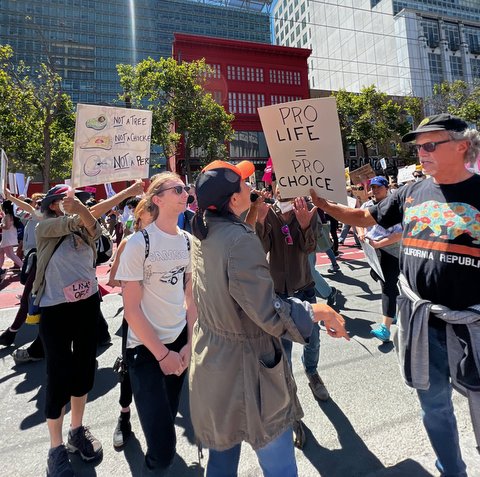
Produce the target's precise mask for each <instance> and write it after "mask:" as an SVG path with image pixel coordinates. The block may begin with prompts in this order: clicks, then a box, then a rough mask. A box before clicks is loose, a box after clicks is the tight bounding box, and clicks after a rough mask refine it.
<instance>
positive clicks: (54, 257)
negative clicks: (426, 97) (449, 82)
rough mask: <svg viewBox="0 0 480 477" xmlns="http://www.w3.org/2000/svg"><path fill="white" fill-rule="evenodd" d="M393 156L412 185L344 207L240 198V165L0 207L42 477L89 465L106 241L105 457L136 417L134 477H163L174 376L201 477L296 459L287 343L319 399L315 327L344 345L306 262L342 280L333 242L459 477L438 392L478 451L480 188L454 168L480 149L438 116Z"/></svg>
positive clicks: (330, 298) (332, 298)
mask: <svg viewBox="0 0 480 477" xmlns="http://www.w3.org/2000/svg"><path fill="white" fill-rule="evenodd" d="M404 141H406V142H413V143H414V145H415V147H416V148H417V150H418V154H419V159H420V164H421V167H422V169H421V170H419V169H417V170H416V171H415V172H414V174H413V177H412V182H411V183H409V184H406V185H404V186H403V187H400V188H398V189H397V186H396V185H392V183H389V182H388V180H387V178H385V177H382V176H377V177H374V178H372V179H370V181H369V183H368V188H367V189H368V195H369V197H368V200H366V201H361V200H357V203H356V206H355V208H349V207H344V206H341V205H338V204H335V203H332V202H329V201H327V200H325V199H323V198H321V197H317V195H316V194H315V192H314V191H313V190H312V191H311V197H297V198H295V199H289V200H283V199H282V198H281V196H280V193H279V191H278V190H275V189H272V190H262V191H258V190H255V191H254V190H253V189H252V187H251V186H250V185H249V183H248V182H247V180H248V178H249V177H250V176H251V175H252V174H253V173H254V166H253V164H252V163H250V162H248V161H242V162H240V163H239V164H236V165H233V164H231V163H228V162H224V161H220V160H217V161H213V162H212V163H210V164H209V165H207V166H206V167H205V168H204V169H203V170H202V171H201V172H200V173H199V175H198V177H197V180H196V183H195V185H193V184H192V185H189V186H186V185H185V184H184V182H183V181H182V179H181V178H180V176H178V175H177V174H175V173H171V172H165V173H160V174H157V175H156V176H154V177H152V178H151V181H150V185H149V187H148V189H147V190H146V191H145V192H144V191H143V188H144V184H143V183H142V182H141V181H137V182H136V183H135V184H133V185H132V186H131V187H129V188H127V189H125V190H124V191H122V192H120V193H119V194H117V195H115V196H113V197H110V198H109V199H107V200H105V201H100V202H98V203H96V202H91V201H90V202H89V201H88V200H87V199H88V198H89V194H87V193H85V192H83V191H74V190H72V189H70V188H69V187H67V186H64V185H58V186H55V187H53V188H52V189H50V190H49V191H48V192H47V194H45V195H34V196H32V198H31V199H25V198H19V197H14V196H13V195H12V194H10V192H9V191H6V194H5V196H6V197H5V199H6V200H5V201H4V202H3V203H2V221H1V224H0V227H1V229H2V240H1V242H0V262H1V264H2V265H3V263H4V257H5V256H6V257H8V258H9V259H11V260H12V261H13V264H14V267H16V268H17V269H22V274H23V275H25V276H24V283H25V288H24V292H23V294H22V297H21V302H20V303H21V306H20V308H19V310H18V312H17V315H16V317H15V319H14V321H13V323H12V325H11V326H10V327H9V328H8V329H7V330H5V331H4V332H3V333H2V334H1V335H0V344H1V345H3V346H10V345H12V344H13V343H14V341H15V337H16V333H17V332H18V330H19V328H20V327H21V326H22V324H23V323H24V322H25V320H26V319H27V315H28V314H31V313H34V309H35V308H38V310H37V313H38V314H39V315H40V325H39V336H38V337H37V339H36V340H35V341H34V342H33V343H32V345H30V346H29V347H28V348H25V349H17V350H15V351H14V352H13V357H14V359H15V362H16V363H17V364H21V363H26V362H29V361H36V360H39V359H45V360H46V381H45V383H46V402H45V415H46V422H47V428H48V432H49V436H50V450H49V452H48V458H47V475H48V476H51V477H53V476H56V477H58V476H67V477H68V476H73V475H74V471H73V468H72V466H71V463H70V460H69V457H68V453H78V454H79V455H80V457H81V458H82V459H83V460H84V461H87V462H88V461H93V460H95V459H97V458H98V457H99V456H100V455H101V454H102V444H101V443H100V442H99V441H98V439H96V438H95V437H94V435H93V434H92V432H91V431H90V428H89V427H87V426H85V425H84V422H83V414H84V410H85V405H86V402H87V395H88V392H89V391H90V390H91V389H92V387H93V383H94V378H95V356H96V348H97V346H99V345H102V344H105V343H108V342H109V341H110V335H109V333H108V327H107V324H106V322H105V319H104V317H103V315H102V313H101V309H100V302H101V293H100V290H99V285H98V283H97V279H96V271H95V267H96V264H97V260H98V256H99V254H100V253H101V249H100V248H99V242H101V236H102V235H104V234H109V235H110V237H111V238H112V239H113V240H114V241H115V242H116V244H117V249H116V254H115V255H114V256H113V257H112V260H111V263H112V267H111V272H110V279H109V285H111V286H118V285H120V286H121V290H122V297H123V305H124V320H123V324H122V358H121V359H120V360H119V362H118V363H116V365H117V368H118V369H119V371H120V373H119V374H120V375H121V378H122V379H121V385H120V399H119V404H120V416H119V418H118V422H117V425H116V427H115V430H114V434H113V445H114V447H115V448H117V449H120V448H122V447H123V446H124V445H125V444H126V442H127V441H128V438H129V437H130V435H131V432H132V431H131V424H130V412H131V407H130V406H131V403H132V400H134V401H135V409H136V412H137V413H138V417H139V420H140V424H141V427H142V430H143V433H144V436H145V440H146V444H147V449H146V453H145V459H144V465H143V470H142V475H145V476H147V475H152V476H153V475H168V471H169V468H170V467H171V465H172V462H173V459H174V457H175V454H176V435H175V425H174V422H175V416H176V414H177V411H178V406H179V402H180V394H181V390H182V387H183V382H184V380H185V379H188V382H189V390H190V398H189V400H190V411H191V419H192V424H193V428H194V431H195V435H196V439H197V442H198V443H199V444H200V445H201V446H203V447H205V448H207V449H208V450H209V457H208V463H207V467H206V475H207V477H220V476H230V475H231V476H234V475H237V469H238V463H239V458H240V449H241V443H242V442H247V443H249V444H250V445H251V446H252V448H253V449H254V450H255V452H256V455H257V457H258V461H259V464H260V467H261V469H262V472H263V474H264V475H265V476H267V477H273V476H282V477H283V476H285V477H290V476H291V477H294V476H297V475H298V473H297V466H296V462H295V454H294V446H297V447H299V448H302V447H303V445H304V443H305V431H304V429H303V424H302V421H301V419H302V416H303V412H302V409H301V406H300V404H299V401H298V398H297V388H296V383H295V380H294V378H293V373H292V362H291V359H292V356H291V353H292V343H293V342H297V343H300V344H302V345H303V355H302V363H303V367H304V371H305V373H306V376H307V378H308V382H309V386H310V388H311V391H312V393H313V395H314V397H315V398H316V399H318V400H321V401H325V400H328V399H329V392H328V390H327V387H326V385H325V383H324V382H323V380H322V378H321V377H320V375H319V371H318V369H319V365H320V367H321V360H320V333H319V324H320V323H322V324H323V325H324V326H325V329H326V332H327V334H328V335H329V336H331V337H333V338H345V339H347V340H348V339H349V336H348V332H347V330H346V329H345V322H344V320H343V318H342V317H341V315H339V314H338V313H337V311H336V310H335V309H334V308H335V307H336V295H337V289H336V288H335V287H331V286H330V285H329V284H328V283H327V282H326V280H325V279H324V278H323V277H322V276H321V275H320V274H319V273H318V271H317V270H316V268H315V260H316V254H317V253H318V252H319V251H320V250H321V251H322V252H325V253H327V254H328V256H329V258H330V260H331V267H330V268H329V270H328V271H329V272H330V273H341V269H340V266H339V265H338V263H337V261H336V257H337V256H338V254H339V249H338V247H339V243H340V244H342V243H343V242H345V240H346V238H347V236H348V233H349V231H350V228H351V227H353V229H352V232H353V239H354V241H355V245H356V246H367V244H368V246H370V247H373V249H374V250H375V251H376V253H377V257H378V263H379V269H377V270H376V271H375V269H374V267H373V268H372V271H371V275H372V277H373V278H374V279H375V280H378V281H379V282H380V286H381V291H382V294H381V309H382V319H381V323H380V324H379V327H378V328H376V329H374V330H372V335H373V336H374V337H376V338H378V339H379V340H380V341H383V342H385V341H389V340H390V339H391V332H392V330H391V328H392V324H394V323H395V322H398V330H399V332H398V333H397V335H396V339H395V345H396V349H397V352H398V355H399V359H400V366H401V371H402V375H403V377H404V379H405V381H406V383H407V384H408V385H409V386H412V387H413V388H415V389H417V392H418V397H419V400H420V405H421V408H422V412H423V422H424V425H425V428H426V431H427V434H428V436H429V439H430V441H431V443H432V446H433V449H434V451H435V454H436V456H437V461H436V466H437V468H438V470H439V472H440V473H441V475H442V476H456V477H465V476H467V470H466V466H465V463H464V462H463V459H462V456H461V450H460V446H459V441H458V431H457V427H456V421H455V417H454V414H453V405H452V399H451V393H452V384H453V385H455V387H456V388H457V389H459V390H460V391H461V392H462V393H463V394H465V395H466V396H467V397H468V400H469V404H470V410H471V417H472V423H473V427H474V432H475V436H476V438H477V441H478V443H479V445H480V392H479V389H480V364H479V363H480V352H479V350H480V304H479V303H477V302H478V293H477V292H476V290H477V288H478V279H479V278H480V276H479V273H480V272H479V269H480V266H473V265H472V263H473V262H474V260H477V261H478V256H479V253H480V245H479V244H480V239H479V237H480V225H479V217H480V199H479V198H478V190H479V186H480V178H479V177H478V175H475V174H473V173H472V172H470V171H469V170H468V169H467V168H466V167H465V164H466V163H468V162H473V161H474V160H475V159H476V157H477V155H478V154H479V152H480V134H479V133H478V132H477V131H476V130H473V129H469V128H468V125H467V123H465V122H464V121H463V120H461V119H459V118H456V117H454V116H451V115H448V114H441V115H436V116H432V117H429V118H426V119H425V120H424V121H422V123H420V125H419V127H418V128H417V129H416V130H414V131H412V132H411V133H409V134H407V135H406V136H405V137H404ZM426 175H427V176H429V177H428V178H426ZM347 192H348V193H349V194H352V195H354V192H355V189H354V188H350V189H349V190H347ZM362 202H363V203H362ZM119 204H122V206H123V208H120V207H119ZM340 224H341V225H342V227H343V228H342V231H341V233H340V238H339V237H338V235H337V234H338V232H339V225H340ZM326 228H330V230H329V233H328V232H325V230H326ZM325 233H326V234H327V235H328V237H325V236H324V234H325ZM325 243H327V245H326V246H325ZM320 244H322V245H320ZM15 248H16V249H17V250H16V253H15ZM32 257H33V259H32ZM22 258H24V261H22ZM2 272H3V270H2ZM377 272H380V273H377ZM397 283H398V285H397ZM317 299H320V300H317ZM323 301H325V303H323ZM67 404H70V428H69V431H68V435H67V438H66V440H64V438H63V435H62V424H63V419H64V414H65V406H66V405H67ZM64 442H66V443H64Z"/></svg>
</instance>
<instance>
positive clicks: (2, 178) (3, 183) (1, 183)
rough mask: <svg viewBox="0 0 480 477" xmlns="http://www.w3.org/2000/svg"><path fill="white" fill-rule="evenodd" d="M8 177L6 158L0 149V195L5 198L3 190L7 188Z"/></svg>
mask: <svg viewBox="0 0 480 477" xmlns="http://www.w3.org/2000/svg"><path fill="white" fill-rule="evenodd" d="M7 177H8V157H7V155H6V154H5V151H4V150H3V149H2V152H1V154H0V194H1V195H3V196H4V197H5V189H6V188H7Z"/></svg>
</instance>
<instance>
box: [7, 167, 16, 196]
mask: <svg viewBox="0 0 480 477" xmlns="http://www.w3.org/2000/svg"><path fill="white" fill-rule="evenodd" d="M8 189H9V190H10V192H11V193H12V194H15V195H16V194H18V190H17V181H16V180H15V173H14V172H9V173H8Z"/></svg>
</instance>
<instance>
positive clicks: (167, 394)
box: [115, 172, 196, 475]
mask: <svg viewBox="0 0 480 477" xmlns="http://www.w3.org/2000/svg"><path fill="white" fill-rule="evenodd" d="M188 189H189V188H188V187H187V186H185V185H184V183H183V182H182V180H181V179H180V177H179V176H178V175H177V174H174V173H171V172H165V173H162V174H159V175H157V176H156V178H155V179H154V181H153V182H152V183H151V184H150V187H149V188H148V191H147V193H146V196H145V199H146V201H147V207H148V209H149V211H150V212H151V213H152V215H153V218H154V221H153V222H152V223H151V224H150V225H148V226H147V227H146V228H145V229H144V230H143V231H140V232H136V233H135V234H134V235H133V237H132V238H130V239H129V241H128V242H127V244H126V246H125V250H124V252H123V253H122V256H121V257H120V265H119V267H118V271H117V274H116V276H115V278H116V279H117V280H120V282H121V283H122V289H123V304H124V310H125V319H126V320H127V322H128V326H129V330H128V336H127V352H126V355H127V364H128V372H129V373H130V381H131V384H132V390H133V396H134V399H135V404H136V407H137V412H138V416H139V418H140V423H141V425H142V428H143V432H144V434H145V440H146V442H147V452H146V455H145V463H144V467H145V469H144V470H145V471H146V473H147V475H148V473H149V472H151V473H152V475H154V474H153V473H155V472H157V473H159V472H162V471H163V470H166V469H168V468H169V467H170V465H171V463H172V461H173V458H174V457H175V450H176V436H175V425H174V423H175V416H176V414H177V410H178V405H179V401H180V392H181V389H182V385H183V380H184V378H185V374H186V373H185V371H186V368H187V366H188V364H189V361H190V346H191V345H190V343H191V335H192V328H193V324H194V322H195V320H196V308H195V306H194V304H193V299H192V285H191V259H190V244H191V241H192V239H191V236H190V235H189V234H188V233H186V232H184V231H180V229H179V228H178V227H177V220H178V215H179V214H180V213H182V212H183V211H184V210H185V208H186V205H187V200H188ZM159 436H160V437H159Z"/></svg>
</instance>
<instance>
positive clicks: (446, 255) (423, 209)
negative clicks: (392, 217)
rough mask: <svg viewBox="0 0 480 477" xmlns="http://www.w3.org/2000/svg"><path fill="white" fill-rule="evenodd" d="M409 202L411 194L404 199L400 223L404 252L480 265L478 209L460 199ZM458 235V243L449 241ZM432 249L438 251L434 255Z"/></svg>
mask: <svg viewBox="0 0 480 477" xmlns="http://www.w3.org/2000/svg"><path fill="white" fill-rule="evenodd" d="M413 202H414V199H413V198H412V197H407V198H406V200H405V203H406V205H407V207H406V209H405V214H404V224H405V226H406V227H408V233H407V237H405V238H404V239H403V247H404V254H405V255H412V256H419V257H422V258H428V259H431V260H432V259H434V258H437V259H438V260H440V261H441V262H445V263H457V264H458V265H467V266H475V267H477V268H478V267H480V260H478V259H479V258H480V249H479V248H478V244H480V211H479V210H478V209H476V208H475V207H473V206H472V205H469V204H465V203H462V202H437V201H435V200H429V201H426V202H422V203H421V204H418V205H413ZM409 204H412V205H410V206H409ZM458 238H461V239H462V240H461V243H452V242H454V241H455V240H456V239H458ZM470 245H472V246H470ZM475 245H477V246H476V247H475ZM432 251H438V252H441V253H440V254H439V255H438V256H437V257H434V256H433V253H432Z"/></svg>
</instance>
